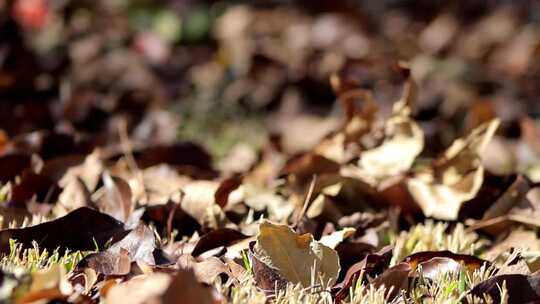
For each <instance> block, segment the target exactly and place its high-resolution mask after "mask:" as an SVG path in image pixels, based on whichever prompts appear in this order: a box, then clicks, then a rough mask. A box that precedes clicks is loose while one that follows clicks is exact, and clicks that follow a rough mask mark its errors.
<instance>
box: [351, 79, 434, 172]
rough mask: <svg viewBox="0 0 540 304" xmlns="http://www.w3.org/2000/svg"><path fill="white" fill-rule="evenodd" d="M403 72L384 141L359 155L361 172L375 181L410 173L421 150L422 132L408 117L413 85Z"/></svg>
mask: <svg viewBox="0 0 540 304" xmlns="http://www.w3.org/2000/svg"><path fill="white" fill-rule="evenodd" d="M405 71H406V73H407V74H408V79H407V82H406V84H405V87H404V89H403V94H402V96H401V99H400V100H398V101H397V102H396V103H395V104H394V107H393V111H392V116H391V117H390V118H389V119H388V120H387V121H385V125H384V139H383V142H382V143H381V144H380V145H379V146H377V147H375V148H373V149H369V150H365V151H362V153H361V154H360V162H359V166H360V169H361V170H362V171H365V174H366V175H368V176H369V177H371V178H375V179H376V180H381V179H383V178H385V177H390V176H395V175H398V174H400V173H402V172H405V171H407V170H409V169H410V168H411V166H412V164H413V162H414V160H415V159H416V157H417V156H418V155H419V154H420V152H422V149H423V148H424V133H423V131H422V129H420V126H419V125H418V124H417V123H416V122H415V121H414V120H413V119H412V118H411V117H410V115H411V112H412V108H413V106H414V100H415V98H416V84H415V82H414V80H413V79H412V77H411V76H410V71H409V70H408V69H405Z"/></svg>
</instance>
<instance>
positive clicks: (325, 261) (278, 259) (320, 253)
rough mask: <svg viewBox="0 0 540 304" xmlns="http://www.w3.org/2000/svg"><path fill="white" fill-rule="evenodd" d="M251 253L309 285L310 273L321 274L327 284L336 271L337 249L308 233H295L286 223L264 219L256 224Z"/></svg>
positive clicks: (261, 260) (290, 279)
mask: <svg viewBox="0 0 540 304" xmlns="http://www.w3.org/2000/svg"><path fill="white" fill-rule="evenodd" d="M252 254H253V256H255V258H256V259H258V260H259V261H260V262H261V263H263V264H265V265H267V267H269V268H271V269H273V270H274V271H276V272H278V273H279V274H280V275H281V276H283V277H284V278H285V279H287V280H288V281H290V282H292V283H293V284H298V283H300V284H302V286H304V287H307V286H310V285H311V283H312V282H311V277H312V276H311V273H312V271H313V272H314V273H317V274H319V275H322V276H323V278H324V281H325V282H329V283H330V285H332V284H333V282H335V281H336V279H337V276H338V274H339V270H340V266H339V257H338V255H337V252H336V251H335V250H333V249H331V248H329V247H327V246H325V245H323V244H321V243H319V242H317V241H315V240H313V236H312V235H311V234H303V235H298V234H296V233H295V232H294V231H293V230H292V229H291V228H289V227H288V226H286V225H277V224H272V223H270V222H268V221H264V222H262V223H261V224H260V226H259V234H258V236H257V242H256V244H255V246H254V247H253V250H252Z"/></svg>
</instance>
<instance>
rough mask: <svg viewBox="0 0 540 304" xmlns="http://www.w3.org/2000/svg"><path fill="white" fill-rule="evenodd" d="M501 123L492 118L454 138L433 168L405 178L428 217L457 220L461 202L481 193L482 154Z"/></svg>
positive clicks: (482, 174)
mask: <svg viewBox="0 0 540 304" xmlns="http://www.w3.org/2000/svg"><path fill="white" fill-rule="evenodd" d="M498 125H499V121H498V120H493V121H491V122H489V123H486V124H483V125H481V126H479V127H478V128H476V129H474V130H473V131H472V132H471V133H470V134H469V135H468V136H466V137H464V138H461V139H457V140H455V141H454V143H453V144H452V146H450V148H448V149H447V150H446V151H445V152H444V153H443V155H442V156H440V157H439V158H438V159H437V160H435V161H434V162H433V164H432V166H431V167H429V168H427V169H426V170H424V171H422V172H417V173H416V174H415V175H414V176H413V177H411V178H407V179H406V185H407V190H408V192H409V193H410V194H411V196H412V198H413V200H414V201H415V202H416V203H417V204H418V205H419V206H420V208H422V211H423V212H424V214H425V215H426V216H430V217H434V218H437V219H444V220H455V219H457V216H458V212H459V209H460V207H461V205H462V204H463V203H464V202H466V201H468V200H470V199H472V198H473V197H474V196H475V195H476V193H478V191H479V189H480V186H481V185H482V181H483V177H484V168H483V166H482V163H481V160H480V156H479V154H480V152H481V151H482V150H483V148H484V147H485V145H486V144H487V142H488V141H489V140H490V139H491V137H493V134H494V133H495V130H496V129H497V126H498Z"/></svg>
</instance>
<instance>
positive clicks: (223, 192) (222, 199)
mask: <svg viewBox="0 0 540 304" xmlns="http://www.w3.org/2000/svg"><path fill="white" fill-rule="evenodd" d="M242 180H243V177H242V175H240V174H235V175H233V176H231V177H229V178H226V179H224V180H223V181H221V183H220V184H219V187H218V188H217V189H216V192H215V193H214V199H215V201H216V204H218V205H219V206H220V207H221V208H224V207H225V206H226V205H227V203H228V202H229V195H230V194H231V192H233V191H234V190H236V189H238V187H240V185H242Z"/></svg>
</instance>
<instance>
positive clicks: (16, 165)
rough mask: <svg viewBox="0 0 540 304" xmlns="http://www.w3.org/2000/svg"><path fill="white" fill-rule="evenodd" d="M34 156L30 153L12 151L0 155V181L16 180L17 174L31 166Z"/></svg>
mask: <svg viewBox="0 0 540 304" xmlns="http://www.w3.org/2000/svg"><path fill="white" fill-rule="evenodd" d="M31 165H32V157H31V156H30V155H28V154H22V153H12V154H7V155H2V156H1V157H0V168H2V170H0V183H7V182H9V181H13V180H15V177H16V176H19V175H21V173H22V172H23V171H24V170H25V169H28V168H30V166H31Z"/></svg>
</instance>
